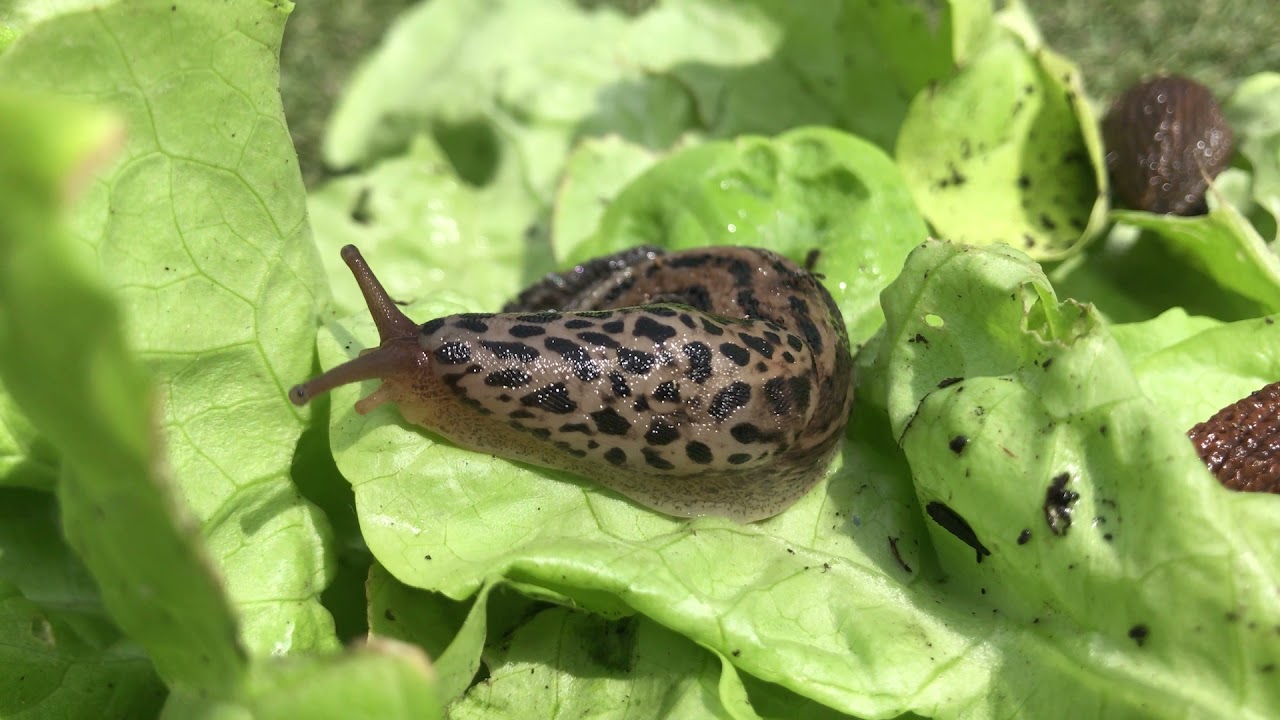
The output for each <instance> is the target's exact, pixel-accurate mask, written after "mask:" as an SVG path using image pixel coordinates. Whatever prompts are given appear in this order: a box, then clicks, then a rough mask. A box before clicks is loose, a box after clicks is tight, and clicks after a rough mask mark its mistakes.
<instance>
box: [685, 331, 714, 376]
mask: <svg viewBox="0 0 1280 720" xmlns="http://www.w3.org/2000/svg"><path fill="white" fill-rule="evenodd" d="M682 350H683V352H684V355H685V357H687V358H689V369H688V370H687V371H685V377H687V378H689V379H690V380H692V381H693V382H695V383H697V384H698V385H701V384H702V383H704V382H706V381H707V378H709V377H711V348H710V347H708V346H707V344H706V343H704V342H696V341H695V342H691V343H689V344H687V345H685V346H684V347H683V348H682Z"/></svg>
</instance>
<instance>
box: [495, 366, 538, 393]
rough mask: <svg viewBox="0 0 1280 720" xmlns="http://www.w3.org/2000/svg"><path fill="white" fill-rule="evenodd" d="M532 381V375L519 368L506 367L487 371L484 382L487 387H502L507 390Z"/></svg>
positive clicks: (520, 386)
mask: <svg viewBox="0 0 1280 720" xmlns="http://www.w3.org/2000/svg"><path fill="white" fill-rule="evenodd" d="M531 382H533V376H532V375H530V374H529V373H527V372H525V371H524V370H521V369H520V368H507V369H505V370H498V371H495V372H491V373H489V375H488V376H486V377H485V379H484V384H485V385H488V386H489V387H504V388H507V389H508V390H515V389H516V388H522V387H524V386H525V385H528V384H529V383H531Z"/></svg>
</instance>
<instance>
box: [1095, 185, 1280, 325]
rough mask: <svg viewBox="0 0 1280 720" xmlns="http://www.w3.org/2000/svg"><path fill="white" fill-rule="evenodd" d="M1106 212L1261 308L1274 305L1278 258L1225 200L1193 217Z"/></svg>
mask: <svg viewBox="0 0 1280 720" xmlns="http://www.w3.org/2000/svg"><path fill="white" fill-rule="evenodd" d="M1112 216H1113V217H1114V218H1115V219H1116V221H1118V222H1122V223H1125V224H1126V225H1132V226H1134V227H1138V228H1141V229H1143V230H1149V231H1151V232H1152V233H1154V234H1155V235H1156V236H1157V237H1159V238H1160V240H1161V241H1163V242H1165V243H1167V244H1168V245H1169V247H1170V248H1171V249H1173V250H1174V252H1176V253H1179V254H1182V255H1184V256H1186V257H1188V258H1190V262H1192V263H1194V264H1195V265H1196V266H1198V267H1199V268H1200V269H1201V271H1202V272H1203V273H1205V274H1206V275H1208V276H1209V277H1210V278H1212V279H1213V280H1216V281H1217V282H1218V284H1219V285H1221V286H1222V287H1224V288H1227V289H1229V290H1231V291H1233V292H1236V293H1239V294H1241V295H1244V296H1245V297H1248V298H1250V299H1253V300H1255V301H1257V302H1258V303H1259V304H1260V305H1261V306H1262V307H1263V308H1264V309H1265V310H1267V311H1275V310H1280V258H1277V257H1276V254H1275V253H1274V252H1273V251H1272V250H1271V249H1269V248H1268V247H1267V245H1266V243H1265V242H1263V240H1262V238H1260V237H1258V233H1257V231H1256V230H1254V229H1253V226H1252V225H1250V224H1249V221H1248V220H1246V219H1245V218H1244V216H1242V215H1241V214H1240V212H1239V211H1237V210H1236V209H1235V208H1233V207H1231V206H1230V205H1219V206H1217V207H1215V208H1213V209H1212V210H1211V211H1210V212H1209V214H1208V215H1201V216H1198V217H1180V216H1177V215H1153V214H1152V213H1147V212H1140V211H1137V210H1115V211H1113V212H1112Z"/></svg>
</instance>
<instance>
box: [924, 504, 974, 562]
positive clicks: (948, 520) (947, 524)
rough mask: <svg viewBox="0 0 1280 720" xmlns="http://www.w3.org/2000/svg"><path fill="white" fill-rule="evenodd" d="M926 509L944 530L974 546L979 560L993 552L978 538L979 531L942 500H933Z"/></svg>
mask: <svg viewBox="0 0 1280 720" xmlns="http://www.w3.org/2000/svg"><path fill="white" fill-rule="evenodd" d="M924 510H925V512H927V513H928V514H929V517H931V518H933V521H934V522H936V523H938V525H939V526H941V527H942V529H943V530H946V531H947V532H949V533H951V534H952V535H955V536H956V539H958V540H959V541H960V542H962V543H964V544H965V545H968V546H969V547H971V548H973V550H974V552H975V553H976V554H977V558H978V562H982V558H983V557H985V556H987V555H990V554H991V551H990V550H988V549H987V548H986V546H984V545H983V544H982V542H981V541H979V540H978V535H977V533H975V532H974V531H973V528H972V527H970V526H969V523H968V522H966V521H965V519H964V518H963V517H960V514H959V513H957V512H956V511H955V510H952V509H951V508H950V507H948V506H947V505H945V504H943V503H940V502H931V503H929V504H928V505H926V506H925V508H924Z"/></svg>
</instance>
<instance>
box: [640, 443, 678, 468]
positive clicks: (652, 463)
mask: <svg viewBox="0 0 1280 720" xmlns="http://www.w3.org/2000/svg"><path fill="white" fill-rule="evenodd" d="M640 454H641V455H643V456H644V464H645V465H648V466H649V467H653V468H657V469H659V470H670V469H671V468H673V467H675V465H672V464H671V463H670V462H668V461H667V460H666V459H665V458H663V457H662V455H661V454H660V453H659V452H658V451H657V450H654V449H653V448H640Z"/></svg>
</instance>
